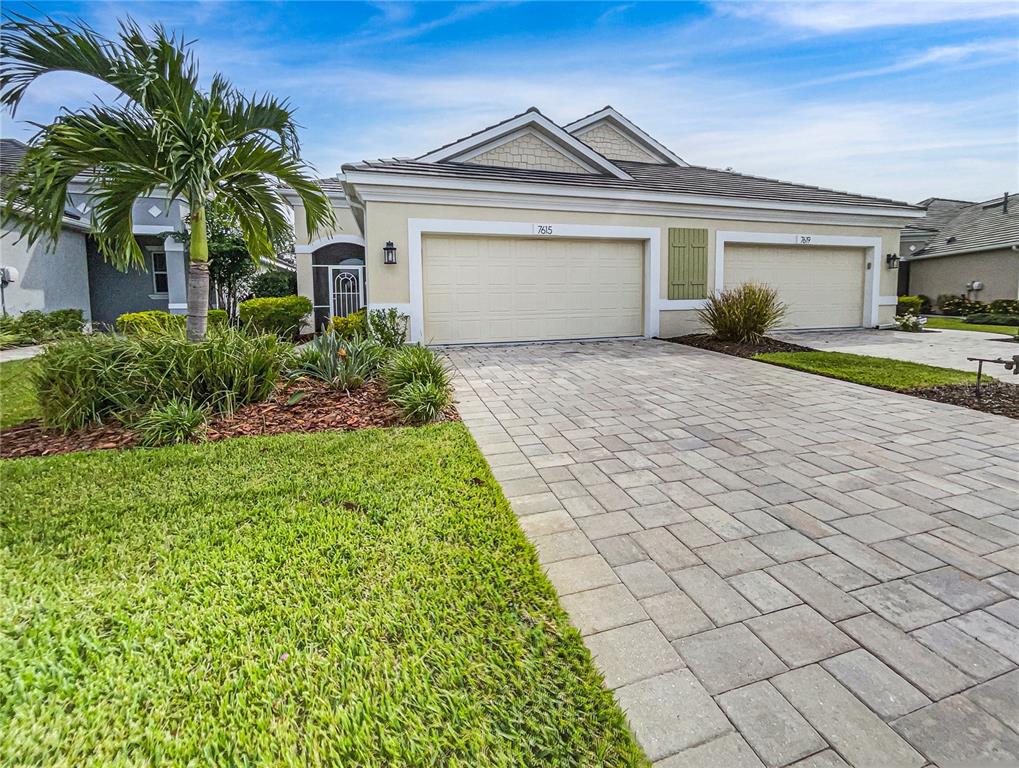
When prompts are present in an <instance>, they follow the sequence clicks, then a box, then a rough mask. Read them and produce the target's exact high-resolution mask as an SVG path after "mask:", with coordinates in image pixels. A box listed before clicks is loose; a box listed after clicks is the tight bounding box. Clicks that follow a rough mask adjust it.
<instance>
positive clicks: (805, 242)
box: [715, 230, 882, 328]
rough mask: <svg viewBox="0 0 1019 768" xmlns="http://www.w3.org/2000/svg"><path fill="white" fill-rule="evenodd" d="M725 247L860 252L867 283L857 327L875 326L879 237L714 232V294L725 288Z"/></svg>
mask: <svg viewBox="0 0 1019 768" xmlns="http://www.w3.org/2000/svg"><path fill="white" fill-rule="evenodd" d="M727 243H746V244H750V245H796V246H800V247H803V248H811V247H814V246H831V247H845V248H863V249H865V251H866V253H865V256H864V261H865V269H866V271H867V272H869V273H870V274H869V279H868V276H867V275H864V283H863V285H864V291H863V316H862V317H861V318H860V325H862V326H866V327H870V328H873V327H875V326H877V324H878V306H879V303H880V302H879V301H878V297H879V296H880V294H881V264H882V260H881V250H882V243H881V238H880V237H852V236H846V235H814V234H808V233H792V232H789V233H785V232H733V231H726V230H718V231H717V232H715V292H716V293H717V292H718V291H720V290H722V288H723V287H724V286H725V246H726V244H727Z"/></svg>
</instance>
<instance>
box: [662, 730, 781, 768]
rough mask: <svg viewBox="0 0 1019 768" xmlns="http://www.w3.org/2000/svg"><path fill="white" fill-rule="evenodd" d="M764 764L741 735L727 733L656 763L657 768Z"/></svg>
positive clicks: (728, 767)
mask: <svg viewBox="0 0 1019 768" xmlns="http://www.w3.org/2000/svg"><path fill="white" fill-rule="evenodd" d="M761 766H762V763H761V761H760V759H758V757H757V755H755V754H754V751H753V750H752V749H750V747H749V746H748V745H747V743H746V740H744V739H743V737H741V736H740V735H739V734H736V733H727V734H725V735H724V736H719V737H718V738H716V739H712V740H711V741H708V742H705V743H704V744H698V745H697V746H696V747H690V748H689V749H685V750H683V751H682V752H680V753H679V754H676V755H673V756H672V757H669V758H666V759H665V760H662V761H661V762H658V763H655V768H761Z"/></svg>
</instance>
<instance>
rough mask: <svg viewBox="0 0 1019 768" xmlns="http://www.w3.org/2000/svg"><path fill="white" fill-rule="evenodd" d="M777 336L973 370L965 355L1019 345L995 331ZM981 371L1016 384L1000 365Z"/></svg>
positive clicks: (1006, 352) (1014, 350) (1003, 352)
mask: <svg viewBox="0 0 1019 768" xmlns="http://www.w3.org/2000/svg"><path fill="white" fill-rule="evenodd" d="M772 335H773V336H775V337H776V338H779V339H783V340H785V341H790V342H792V343H793V344H802V345H803V346H805V347H813V348H814V349H820V350H825V351H831V352H851V353H853V354H855V355H873V356H875V357H888V358H891V359H892V360H909V361H911V362H914V363H926V364H927V365H938V366H941V367H942V368H957V369H959V370H962V371H974V372H976V369H977V364H976V363H971V362H969V361H968V360H967V359H966V358H968V357H986V358H989V359H995V358H999V357H1001V358H1006V359H1007V358H1010V357H1012V355H1017V354H1019V344H1015V343H1011V342H1010V341H1009V339H1010V337H1009V336H1005V335H1002V334H998V333H977V332H976V331H949V330H944V331H933V330H932V331H924V332H923V333H906V332H905V331H879V330H874V329H867V330H853V331H785V332H778V333H774V334H772ZM984 373H986V374H988V375H991V376H994V377H995V378H998V379H1001V380H1002V381H1013V382H1017V383H1019V378H1017V377H1015V376H1013V375H1012V373H1011V372H1010V371H1006V370H1005V369H1004V368H1003V367H1002V366H1000V365H985V366H984Z"/></svg>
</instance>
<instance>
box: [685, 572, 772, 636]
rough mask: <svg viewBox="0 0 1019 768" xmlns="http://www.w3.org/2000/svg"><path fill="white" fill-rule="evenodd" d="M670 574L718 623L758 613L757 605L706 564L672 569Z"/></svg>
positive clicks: (729, 621)
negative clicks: (676, 569) (677, 569)
mask: <svg viewBox="0 0 1019 768" xmlns="http://www.w3.org/2000/svg"><path fill="white" fill-rule="evenodd" d="M670 576H672V580H673V581H675V582H676V584H677V585H678V586H679V588H680V589H682V590H683V591H684V592H686V594H687V595H689V596H690V598H691V599H692V600H693V601H694V602H695V603H697V605H698V607H699V608H700V609H701V610H702V611H704V613H706V614H707V615H708V618H709V619H711V620H712V621H713V622H714V623H715V624H717V625H719V626H721V625H723V624H731V623H733V622H734V621H742V620H743V619H749V618H750V617H752V616H756V615H757V609H756V608H754V607H753V606H752V605H751V604H750V603H748V602H747V601H746V600H745V599H744V598H743V597H742V596H741V595H740V594H739V593H738V592H737V591H736V590H734V589H733V588H732V587H730V586H729V585H728V584H726V583H725V581H724V580H723V579H722V577H721V576H719V575H718V574H717V573H715V572H714V571H712V570H711V569H710V568H708V566H706V565H697V566H694V567H693V568H684V569H683V570H681V571H674V572H673V573H671V574H670Z"/></svg>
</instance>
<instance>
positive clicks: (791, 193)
mask: <svg viewBox="0 0 1019 768" xmlns="http://www.w3.org/2000/svg"><path fill="white" fill-rule="evenodd" d="M613 162H614V163H615V164H616V165H617V166H619V167H620V168H622V169H623V170H624V171H626V172H627V173H628V174H630V176H632V177H633V179H632V180H629V179H617V178H615V177H613V176H608V175H602V174H587V173H561V172H557V171H536V170H527V169H522V168H500V167H495V166H487V165H471V164H469V163H451V162H441V163H423V162H419V161H417V160H402V159H396V158H394V159H391V160H377V161H363V162H360V163H348V164H346V165H344V166H343V170H344V171H345V172H346V171H371V172H380V173H394V174H408V175H413V176H422V177H435V178H455V179H468V180H476V181H493V182H518V183H527V184H559V185H563V184H566V185H572V186H578V187H594V188H602V189H611V190H620V191H626V190H630V191H647V192H666V193H673V194H687V195H705V196H709V197H720V198H738V199H745V200H767V201H773V202H789V203H811V204H830V205H846V206H866V207H878V208H881V207H885V208H913V207H914V206H911V205H910V204H909V203H904V202H900V201H898V200H890V199H888V198H883V197H869V196H866V195H857V194H853V193H851V192H842V191H839V190H834V189H825V188H823V187H815V186H810V185H807V184H795V183H792V182H788V181H780V180H778V179H769V178H764V177H761V176H749V175H747V174H742V173H734V172H732V171H721V170H717V169H714V168H705V167H702V166H695V165H692V166H688V167H682V166H676V165H662V164H659V163H635V162H629V161H624V160H614V161H613Z"/></svg>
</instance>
